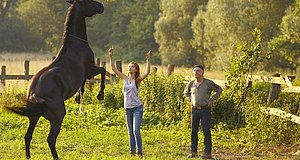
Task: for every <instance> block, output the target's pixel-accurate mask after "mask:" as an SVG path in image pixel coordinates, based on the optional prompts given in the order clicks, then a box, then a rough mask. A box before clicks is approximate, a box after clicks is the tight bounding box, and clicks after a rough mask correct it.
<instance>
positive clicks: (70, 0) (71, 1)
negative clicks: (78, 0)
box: [66, 0, 74, 4]
mask: <svg viewBox="0 0 300 160" xmlns="http://www.w3.org/2000/svg"><path fill="white" fill-rule="evenodd" d="M66 2H68V3H70V4H72V3H73V2H74V0H66Z"/></svg>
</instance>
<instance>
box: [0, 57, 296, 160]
mask: <svg viewBox="0 0 300 160" xmlns="http://www.w3.org/2000/svg"><path fill="white" fill-rule="evenodd" d="M6 57H9V56H6ZM29 57H31V56H30V55H26V56H23V57H22V56H16V57H15V58H16V59H13V58H11V59H4V58H0V60H1V61H0V62H1V63H2V65H3V64H4V63H5V65H7V74H22V73H23V61H24V60H25V58H29ZM47 57H48V58H45V59H43V58H38V57H36V56H32V57H31V59H30V60H31V63H30V66H31V67H30V69H31V70H30V74H34V73H35V72H36V71H37V70H39V69H40V68H42V67H43V66H46V65H47V64H48V63H49V62H50V61H51V56H49V55H48V56H47ZM1 63H0V64H1ZM157 67H158V69H159V70H158V73H157V74H151V75H150V76H149V77H148V78H147V79H146V80H145V81H143V83H142V86H141V88H140V95H141V99H142V101H143V103H144V109H145V112H144V117H143V125H142V138H143V146H144V157H143V159H164V160H165V159H170V160H173V159H187V158H186V155H187V154H188V153H189V149H190V129H189V118H190V117H189V115H190V104H189V103H188V102H187V101H185V100H184V99H183V97H182V90H183V88H184V86H185V82H184V78H185V77H184V76H191V73H189V72H190V69H189V68H183V67H179V68H175V73H174V74H173V75H171V76H166V75H165V72H166V67H162V66H157ZM10 68H11V69H12V70H9V69H10ZM107 68H108V70H109V68H110V67H109V66H107ZM141 68H142V69H143V68H144V65H141ZM160 68H161V69H160ZM123 69H126V64H124V66H123ZM206 76H207V77H209V78H213V79H224V73H220V72H207V73H206ZM298 82H299V81H298ZM16 83H17V84H18V85H15V84H16ZM27 84H28V82H27V81H22V82H9V84H8V85H7V86H6V87H1V88H0V89H1V91H0V106H9V105H22V102H21V100H22V99H24V97H25V96H26V86H27ZM170 86H171V87H170ZM173 86H176V87H173ZM86 87H87V90H86V93H85V96H84V101H83V105H84V108H85V112H84V114H80V113H79V105H78V104H76V103H75V101H74V98H71V99H69V100H67V101H66V102H65V103H66V106H67V115H66V116H65V119H64V122H63V126H62V130H61V132H60V134H59V136H58V140H57V151H58V154H59V156H60V158H61V159H122V160H123V159H140V158H138V157H131V156H130V154H129V146H128V145H129V144H128V135H127V130H126V125H125V119H124V109H123V98H122V96H123V95H122V82H118V83H114V84H111V85H107V87H106V90H105V99H104V100H103V101H98V100H96V97H95V95H96V93H97V90H98V85H87V86H86ZM268 91H269V85H268V84H254V86H253V90H252V91H251V92H252V94H249V98H248V100H247V101H246V102H245V103H244V105H243V109H244V112H243V114H244V119H245V123H244V124H243V125H240V124H237V121H236V119H235V113H236V110H235V109H234V104H232V100H231V99H230V97H228V96H227V95H226V90H225V91H224V93H223V94H222V96H221V98H220V99H219V100H218V101H217V102H216V103H215V105H214V108H213V109H212V117H213V119H212V121H213V129H212V141H213V157H214V158H215V159H300V157H299V156H293V153H295V152H296V151H298V150H299V149H300V126H299V125H297V124H293V123H291V122H289V121H288V120H284V119H279V118H278V117H275V116H269V115H265V114H262V113H261V112H260V111H259V107H261V106H266V104H265V102H266V98H267V96H268ZM299 104H300V95H298V94H286V93H282V94H280V97H279V99H278V100H277V101H276V102H275V103H274V104H273V107H281V109H283V110H286V111H289V112H291V113H293V114H296V115H298V116H299V114H300V109H299ZM0 124H1V128H0V135H1V136H0V146H1V147H0V159H25V151H24V139H23V137H24V134H25V132H26V129H27V125H28V120H27V118H26V117H21V116H18V115H15V114H12V113H9V112H6V111H4V110H3V109H2V107H1V109H0ZM48 132H49V123H48V121H47V120H45V119H44V118H41V119H40V121H39V123H38V125H37V127H36V129H35V132H34V134H33V140H32V142H31V155H32V158H31V159H33V160H35V159H38V160H39V159H43V160H44V159H51V154H50V150H49V148H48V144H47V142H46V138H47V134H48ZM202 139H203V136H202V133H201V132H199V140H200V141H199V147H200V148H199V152H200V151H201V150H202V149H203V144H202V143H203V142H202Z"/></svg>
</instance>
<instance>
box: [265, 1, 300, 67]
mask: <svg viewBox="0 0 300 160" xmlns="http://www.w3.org/2000/svg"><path fill="white" fill-rule="evenodd" d="M299 22H300V1H299V0H297V1H295V3H294V5H293V6H291V7H289V8H288V9H287V11H286V15H285V16H284V17H283V18H282V22H281V24H280V26H279V28H280V31H281V34H279V35H278V36H276V37H274V38H273V39H272V40H271V41H270V42H269V47H270V49H271V50H272V52H273V55H272V59H271V61H270V62H269V63H268V65H267V68H268V69H269V70H273V69H274V67H280V68H283V69H290V70H291V71H292V72H295V71H296V67H297V66H299V65H300V60H299V59H300V23H299Z"/></svg>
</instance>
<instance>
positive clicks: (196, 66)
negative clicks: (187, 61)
mask: <svg viewBox="0 0 300 160" xmlns="http://www.w3.org/2000/svg"><path fill="white" fill-rule="evenodd" d="M194 68H201V69H202V70H203V71H204V67H203V66H202V65H201V64H198V65H194Z"/></svg>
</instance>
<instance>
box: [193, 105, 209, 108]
mask: <svg viewBox="0 0 300 160" xmlns="http://www.w3.org/2000/svg"><path fill="white" fill-rule="evenodd" d="M193 108H197V109H208V108H210V107H209V106H208V105H205V106H193Z"/></svg>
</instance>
